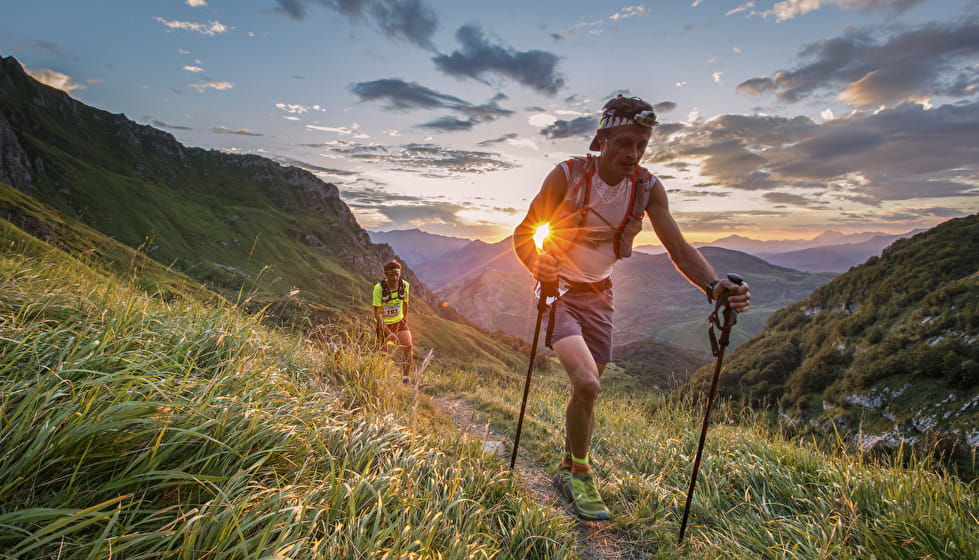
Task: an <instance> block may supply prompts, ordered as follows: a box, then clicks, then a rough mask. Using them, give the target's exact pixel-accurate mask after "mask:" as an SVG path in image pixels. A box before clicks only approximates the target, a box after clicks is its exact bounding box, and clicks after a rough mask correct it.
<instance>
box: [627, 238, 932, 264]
mask: <svg viewBox="0 0 979 560" xmlns="http://www.w3.org/2000/svg"><path fill="white" fill-rule="evenodd" d="M922 231H925V230H922V229H916V230H912V231H909V232H907V233H902V234H896V235H895V234H886V233H878V232H865V233H851V234H844V233H839V232H835V231H827V232H824V233H822V234H820V235H818V236H816V237H814V238H812V239H805V240H783V241H759V240H757V239H751V238H748V237H743V236H740V235H730V236H728V237H722V238H720V239H717V240H715V241H711V242H709V243H694V244H693V245H694V246H695V247H723V248H725V249H732V250H735V251H743V252H745V253H748V254H751V255H754V256H756V257H760V258H762V259H764V260H765V261H767V262H769V263H771V264H774V265H778V266H784V267H786V268H792V269H795V270H801V271H803V272H846V271H847V270H849V269H850V268H852V267H854V266H857V265H858V264H862V263H863V262H864V261H866V260H867V259H869V258H870V257H873V256H876V255H880V252H881V251H883V250H884V249H885V248H886V247H887V246H889V245H890V244H892V243H894V242H895V241H897V240H898V239H904V238H907V237H911V236H913V235H916V234H918V233H921V232H922ZM636 250H637V251H641V252H643V253H649V254H651V255H658V254H661V253H663V252H665V249H664V248H663V247H662V246H660V245H641V246H639V247H636Z"/></svg>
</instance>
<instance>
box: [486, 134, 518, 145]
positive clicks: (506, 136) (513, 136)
mask: <svg viewBox="0 0 979 560" xmlns="http://www.w3.org/2000/svg"><path fill="white" fill-rule="evenodd" d="M519 137H520V135H519V134H517V133H516V132H511V133H510V134H504V135H503V136H500V137H498V138H490V139H489V140H483V141H482V142H480V143H479V145H480V146H494V145H496V144H502V143H504V142H506V141H508V140H516V139H517V138H519Z"/></svg>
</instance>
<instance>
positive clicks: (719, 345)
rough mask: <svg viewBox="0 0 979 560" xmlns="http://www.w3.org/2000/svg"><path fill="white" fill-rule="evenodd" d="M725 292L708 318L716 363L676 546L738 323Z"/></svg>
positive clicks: (737, 279) (739, 281) (732, 278)
mask: <svg viewBox="0 0 979 560" xmlns="http://www.w3.org/2000/svg"><path fill="white" fill-rule="evenodd" d="M727 279H728V280H730V281H731V282H734V283H735V284H737V285H738V286H740V285H741V284H742V283H743V282H744V280H743V279H742V278H741V277H740V276H738V275H737V274H728V275H727ZM727 296H728V294H727V292H724V293H722V294H721V295H720V297H718V298H717V303H715V304H714V311H713V312H712V313H711V314H710V316H709V317H708V320H709V321H710V328H709V329H708V331H707V334H708V335H709V336H710V346H711V351H712V352H713V354H714V356H717V361H716V362H715V363H714V379H713V380H712V381H711V384H710V393H709V394H708V396H707V407H706V408H707V409H706V410H705V411H704V423H703V426H701V428H700V443H698V444H697V455H696V456H695V457H694V460H693V473H692V474H691V475H690V487H689V488H688V489H687V503H686V505H684V506H683V520H682V521H681V522H680V537H679V538H678V539H677V541H676V542H677V544H680V543H682V542H683V533H684V532H685V531H686V529H687V516H689V515H690V502H691V501H693V489H694V486H696V484H697V472H698V471H699V470H700V456H701V453H703V451H704V441H705V440H706V439H707V424H708V423H709V422H710V410H711V408H712V407H713V406H714V397H715V396H716V395H717V379H718V377H720V374H721V362H723V361H724V349H725V348H727V345H728V342H730V335H731V327H732V326H734V324H735V323H737V322H738V319H737V316H738V312H737V311H735V310H733V309H731V307H730V306H728V304H727ZM722 308H723V312H722V314H723V315H724V323H723V325H721V322H720V319H719V318H718V316H717V312H718V311H720V310H721V309H722ZM715 326H718V327H720V329H721V339H720V341H718V340H717V338H716V337H715V336H714V327H715Z"/></svg>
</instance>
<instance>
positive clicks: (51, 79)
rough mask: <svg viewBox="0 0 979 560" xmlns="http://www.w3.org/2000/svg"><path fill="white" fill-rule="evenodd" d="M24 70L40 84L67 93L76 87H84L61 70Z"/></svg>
mask: <svg viewBox="0 0 979 560" xmlns="http://www.w3.org/2000/svg"><path fill="white" fill-rule="evenodd" d="M24 71H25V72H27V73H28V74H29V75H30V76H31V77H32V78H34V79H35V80H37V81H39V82H41V83H42V84H44V85H47V86H51V87H53V88H56V89H60V90H61V91H64V92H67V93H70V92H73V91H75V90H76V89H85V85H84V84H79V83H78V82H76V81H75V80H74V79H72V77H71V76H69V75H68V74H62V73H61V72H57V71H55V70H49V69H47V68H35V69H27V68H24Z"/></svg>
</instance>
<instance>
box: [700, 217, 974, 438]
mask: <svg viewBox="0 0 979 560" xmlns="http://www.w3.org/2000/svg"><path fill="white" fill-rule="evenodd" d="M976 247H979V217H977V216H976V215H973V216H969V217H966V218H960V219H955V220H949V221H948V222H945V223H944V224H941V225H939V226H937V227H935V228H933V229H931V230H929V231H927V232H925V233H921V234H918V235H916V236H914V237H912V238H910V239H905V240H901V241H898V242H896V243H895V244H894V245H893V246H891V247H890V248H888V249H887V250H885V251H884V253H883V254H882V255H881V256H880V257H879V258H876V257H875V258H871V259H870V260H869V261H868V262H867V263H865V264H863V265H861V266H859V267H855V268H853V269H852V270H850V271H849V272H847V273H846V274H843V275H842V276H840V277H838V278H836V279H835V280H833V281H832V282H830V283H829V284H826V285H825V286H823V287H822V288H820V289H818V290H816V292H814V293H813V294H812V296H810V297H809V298H807V299H805V300H803V301H800V302H798V303H795V304H793V305H790V306H788V307H786V308H785V309H783V310H781V311H778V312H777V313H775V314H773V315H772V317H771V318H770V319H769V321H768V323H767V324H766V326H765V330H764V331H763V332H762V333H761V334H759V335H758V336H756V337H754V338H753V339H751V340H750V341H748V342H747V343H745V344H743V345H742V346H741V347H739V348H738V349H736V350H735V352H734V354H733V355H732V356H731V357H730V358H728V359H727V360H726V368H725V372H724V373H723V375H722V376H721V381H720V391H721V392H722V394H723V395H726V396H728V397H733V398H743V399H747V400H750V401H751V402H754V403H758V404H760V403H768V404H772V405H777V406H778V407H779V409H780V410H782V411H784V412H785V413H788V414H789V415H791V416H793V417H795V418H796V419H799V420H802V421H804V422H807V423H808V422H809V421H813V422H815V423H816V424H817V425H818V426H820V427H830V426H835V427H836V428H841V429H845V430H853V431H861V432H862V434H863V437H864V443H865V444H868V445H871V444H873V443H876V442H878V441H881V438H884V439H885V440H887V441H885V443H890V444H891V445H896V444H898V443H900V442H901V441H902V440H907V441H908V442H914V441H919V440H921V438H922V437H923V436H925V435H928V437H934V436H936V435H945V436H947V437H948V438H950V439H952V440H958V441H959V442H961V443H965V444H967V445H969V446H972V447H973V448H975V446H976V445H979V276H977V271H979V252H976V251H975V248H976ZM735 328H738V327H735ZM711 373H712V372H711V371H710V370H709V368H704V369H702V370H700V371H699V372H698V373H697V377H696V378H695V379H694V381H693V382H692V384H693V386H694V387H697V388H699V389H700V390H704V388H705V387H706V386H707V384H708V383H709V377H710V375H711Z"/></svg>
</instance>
